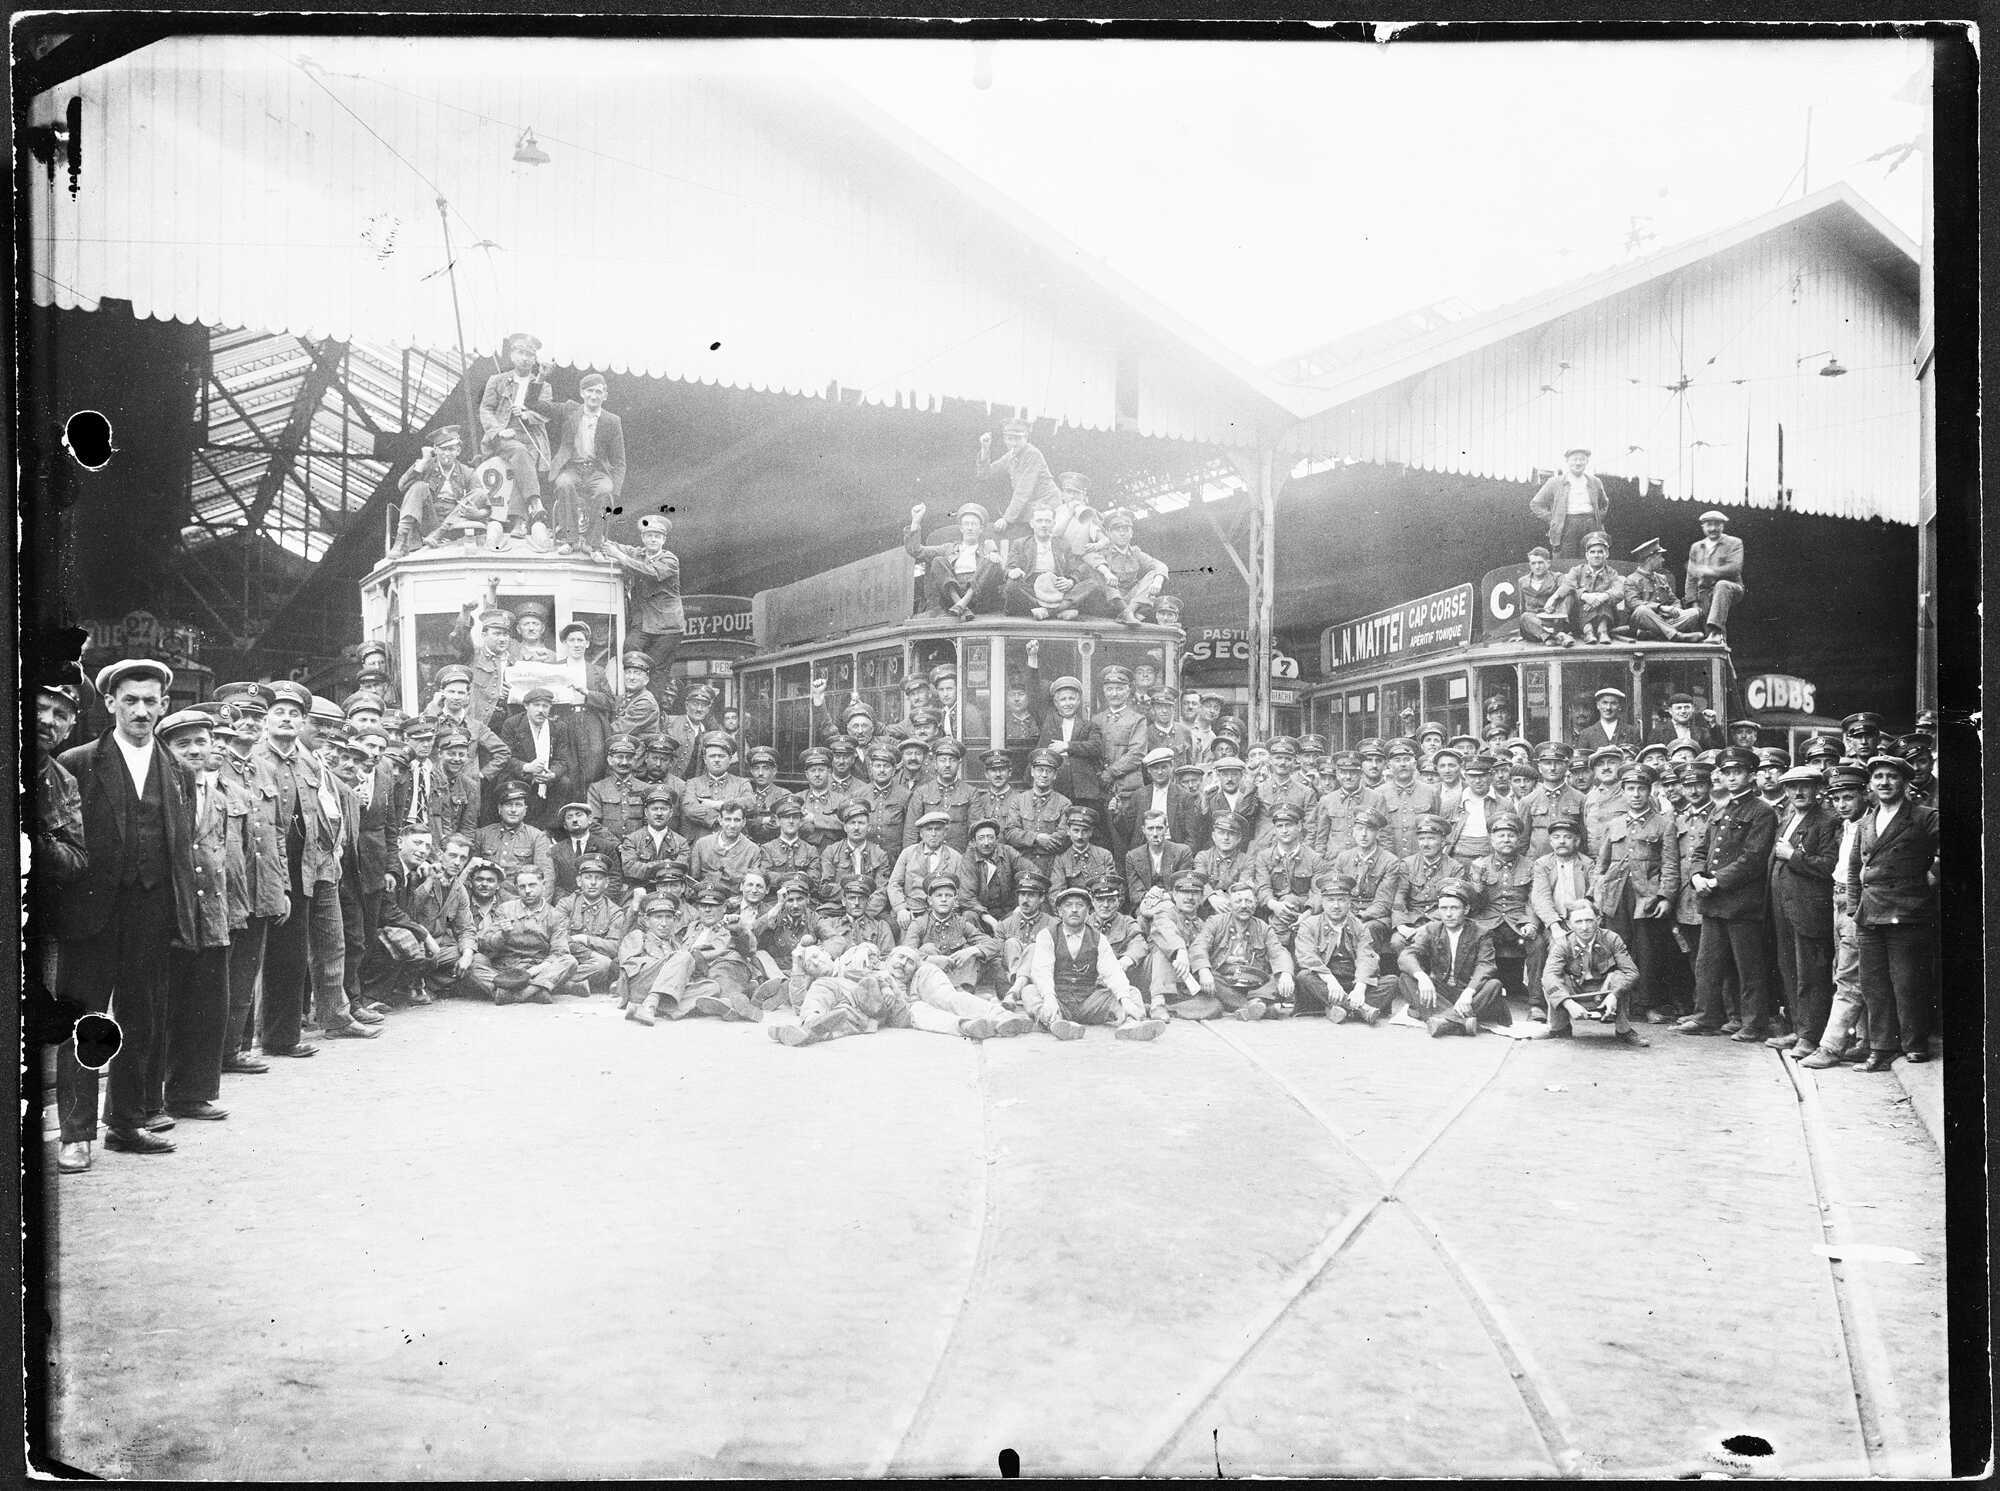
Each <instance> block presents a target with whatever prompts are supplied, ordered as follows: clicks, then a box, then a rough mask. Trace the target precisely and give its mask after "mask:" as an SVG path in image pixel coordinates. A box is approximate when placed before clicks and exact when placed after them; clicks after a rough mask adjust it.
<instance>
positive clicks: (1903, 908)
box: [91, 801, 1938, 927]
mask: <svg viewBox="0 0 2000 1491" xmlns="http://www.w3.org/2000/svg"><path fill="white" fill-rule="evenodd" d="M1837 843H1838V841H1836V844H1837ZM1937 852H1938V817H1937V809H1936V808H1933V807H1927V806H1925V805H1924V804H1922V803H1913V802H1908V801H1905V802H1904V804H1903V806H1902V808H1901V809H1900V810H1899V811H1898V812H1897V814H1896V816H1895V817H1893V818H1891V819H1890V820H1889V826H1888V827H1887V828H1886V829H1884V830H1883V831H1882V834H1881V836H1880V837H1879V838H1878V837H1877V836H1876V833H1875V809H1874V808H1873V807H1872V806H1871V807H1870V808H1869V809H1868V811H1867V812H1866V813H1865V814H1864V815H1863V816H1862V819H1861V834H1860V837H1859V838H1858V839H1857V840H1856V841H1855V845H1854V853H1853V854H1852V855H1850V856H1849V857H1848V870H1847V875H1848V879H1847V894H1848V898H1849V904H1850V905H1853V906H1856V907H1857V908H1859V909H1858V910H1857V911H1856V913H1855V918H1854V920H1855V923H1856V925H1858V926H1864V927H1868V926H1912V925H1914V926H1925V925H1928V924H1929V923H1930V922H1932V921H1933V920H1935V919H1936V916H1937V905H1936V900H1935V892H1934V891H1933V890H1932V889H1931V885H1930V880H1929V876H1930V868H1931V865H1932V864H1933V863H1934V862H1935V861H1936V859H1937ZM91 856H92V857H91V868H92V869H93V870H94V869H96V867H97V866H96V851H95V850H94V849H93V850H92V851H91Z"/></svg>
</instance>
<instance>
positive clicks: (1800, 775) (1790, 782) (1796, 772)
mask: <svg viewBox="0 0 2000 1491" xmlns="http://www.w3.org/2000/svg"><path fill="white" fill-rule="evenodd" d="M1778 780H1779V782H1781V783H1782V784H1783V785H1785V786H1787V787H1823V786H1825V785H1826V773H1825V772H1823V771H1821V770H1820V769H1819V768H1818V767H1817V766H1794V767H1791V768H1790V769H1788V770H1787V771H1786V772H1785V774H1784V775H1783V776H1781V777H1779V778H1778Z"/></svg>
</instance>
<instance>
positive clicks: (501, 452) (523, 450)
mask: <svg viewBox="0 0 2000 1491" xmlns="http://www.w3.org/2000/svg"><path fill="white" fill-rule="evenodd" d="M486 454H487V455H488V456H498V457H499V458H500V459H501V460H502V461H504V462H506V463H507V471H508V474H509V475H511V476H512V477H513V478H514V493H513V495H512V496H511V497H509V498H508V499H507V516H508V518H510V519H520V520H522V521H526V519H527V517H528V513H529V510H530V509H531V508H536V507H539V506H541V501H542V478H541V473H540V472H539V471H538V470H537V469H536V467H535V452H534V448H533V447H532V446H530V445H527V444H526V443H524V442H523V441H520V440H516V439H515V438H514V437H513V436H512V435H494V436H489V437H488V439H487V444H486Z"/></svg>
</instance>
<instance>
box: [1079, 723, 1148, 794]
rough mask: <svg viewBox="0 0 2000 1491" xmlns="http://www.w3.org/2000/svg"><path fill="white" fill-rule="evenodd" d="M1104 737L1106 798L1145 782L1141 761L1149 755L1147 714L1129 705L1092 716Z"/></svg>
mask: <svg viewBox="0 0 2000 1491" xmlns="http://www.w3.org/2000/svg"><path fill="white" fill-rule="evenodd" d="M1091 723H1092V724H1094V725H1096V726H1097V729H1098V732H1099V733H1100V734H1101V735H1102V736H1103V737H1104V781H1105V787H1106V793H1105V795H1106V796H1112V795H1116V794H1120V793H1123V792H1125V791H1127V790H1128V789H1130V788H1132V787H1136V786H1137V785H1138V784H1139V783H1140V782H1141V781H1143V780H1144V773H1143V772H1142V771H1141V770H1140V769H1139V762H1140V761H1141V759H1143V758H1144V756H1145V754H1146V744H1145V742H1146V726H1147V723H1148V722H1147V719H1146V716H1145V714H1144V713H1142V712H1141V711H1139V710H1137V709H1134V708H1133V707H1132V706H1131V705H1130V704H1129V703H1128V704H1127V705H1126V706H1125V707H1124V708H1123V709H1118V710H1111V709H1106V710H1102V711H1100V712H1099V713H1097V714H1095V715H1093V716H1092V717H1091Z"/></svg>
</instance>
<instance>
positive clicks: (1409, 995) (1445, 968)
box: [1396, 881, 1514, 1039]
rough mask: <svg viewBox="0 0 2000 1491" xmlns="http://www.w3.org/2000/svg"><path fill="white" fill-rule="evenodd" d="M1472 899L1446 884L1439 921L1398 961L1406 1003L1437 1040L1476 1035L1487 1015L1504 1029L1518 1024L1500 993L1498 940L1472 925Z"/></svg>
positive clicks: (1458, 884)
mask: <svg viewBox="0 0 2000 1491" xmlns="http://www.w3.org/2000/svg"><path fill="white" fill-rule="evenodd" d="M1472 897H1473V891H1472V888H1471V887H1470V886H1468V885H1466V884H1465V882H1463V881H1451V882H1449V883H1448V884H1446V885H1445V886H1444V887H1443V888H1442V889H1440V890H1439V892H1438V900H1437V920H1435V921H1432V922H1428V923H1426V924H1425V925H1424V928H1423V930H1422V931H1420V932H1419V933H1418V934H1417V936H1416V937H1415V939H1414V940H1412V941H1411V942H1410V944H1409V945H1408V946H1407V947H1405V948H1404V949H1403V950H1402V951H1401V952H1400V953H1399V954H1397V957H1396V968H1397V971H1398V973H1399V974H1400V975H1401V979H1402V991H1403V998H1404V999H1405V1001H1407V1003H1408V1004H1409V1008H1410V1013H1411V1014H1413V1015H1418V1016H1421V1017H1422V1018H1423V1021H1424V1028H1425V1029H1426V1030H1428V1031H1429V1032H1430V1034H1431V1036H1432V1037H1433V1038H1434V1039H1435V1038H1436V1037H1439V1036H1447V1035H1468V1036H1471V1035H1477V1034H1479V1022H1480V1019H1481V1018H1482V1017H1484V1016H1487V1015H1491V1016H1492V1017H1493V1018H1494V1020H1496V1021H1497V1022H1498V1023H1500V1024H1502V1025H1511V1024H1513V1023H1514V1017H1513V1014H1512V1012H1510V1011H1509V1010H1508V1008H1507V1000H1506V997H1505V995H1504V994H1503V992H1502V990H1501V987H1500V979H1499V976H1498V974H1499V965H1498V964H1497V963H1496V962H1495V960H1494V955H1493V939H1492V937H1491V936H1490V935H1489V934H1487V933H1486V932H1484V931H1482V930H1481V929H1480V927H1479V926H1478V925H1477V924H1476V923H1474V922H1472V921H1470V920H1468V919H1467V912H1468V911H1469V910H1470V909H1471V906H1472Z"/></svg>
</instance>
